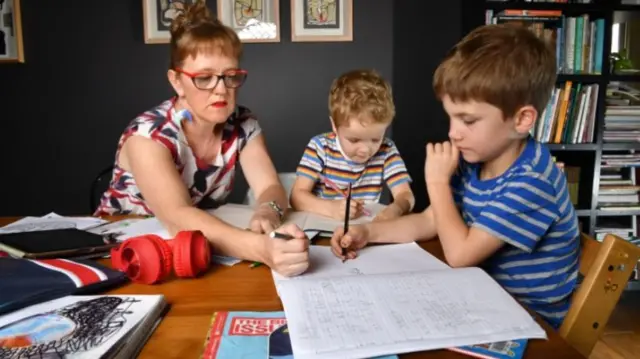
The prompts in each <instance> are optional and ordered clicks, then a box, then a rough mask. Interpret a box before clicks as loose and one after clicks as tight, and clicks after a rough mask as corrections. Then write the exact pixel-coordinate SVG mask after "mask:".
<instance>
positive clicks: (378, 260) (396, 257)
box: [271, 242, 449, 287]
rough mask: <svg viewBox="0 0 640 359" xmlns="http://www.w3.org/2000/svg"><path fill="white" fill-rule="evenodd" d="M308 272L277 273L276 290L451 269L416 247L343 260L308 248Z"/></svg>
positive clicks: (376, 249)
mask: <svg viewBox="0 0 640 359" xmlns="http://www.w3.org/2000/svg"><path fill="white" fill-rule="evenodd" d="M309 263H310V264H309V269H308V270H307V271H306V272H305V273H303V274H301V275H299V276H296V277H284V276H282V275H280V274H278V273H276V272H275V271H271V273H272V274H273V280H274V282H275V284H276V287H278V286H279V283H280V282H282V281H287V280H299V279H307V278H318V277H337V278H339V277H343V276H348V275H373V274H384V273H399V272H418V271H430V270H438V269H446V268H449V266H448V265H446V264H445V263H444V262H442V261H440V260H439V259H438V258H436V257H434V256H433V255H432V254H431V253H429V252H427V251H425V250H424V249H422V248H421V247H420V246H419V245H418V244H417V243H415V242H411V243H401V244H385V245H375V246H368V247H365V248H363V249H361V250H360V251H358V256H357V257H356V258H355V259H351V260H347V261H345V262H342V260H341V259H340V258H338V257H336V256H335V254H333V252H331V247H328V246H318V245H311V246H309Z"/></svg>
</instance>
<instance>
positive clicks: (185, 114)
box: [171, 109, 193, 126]
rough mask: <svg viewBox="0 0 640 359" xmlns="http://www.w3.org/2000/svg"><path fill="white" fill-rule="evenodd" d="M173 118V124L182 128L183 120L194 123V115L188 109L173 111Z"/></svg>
mask: <svg viewBox="0 0 640 359" xmlns="http://www.w3.org/2000/svg"><path fill="white" fill-rule="evenodd" d="M171 117H172V118H173V122H174V123H175V124H176V125H178V126H180V124H181V123H182V120H184V119H186V120H187V122H192V121H193V115H192V114H191V112H189V110H187V109H182V110H179V111H176V110H173V113H172V116H171Z"/></svg>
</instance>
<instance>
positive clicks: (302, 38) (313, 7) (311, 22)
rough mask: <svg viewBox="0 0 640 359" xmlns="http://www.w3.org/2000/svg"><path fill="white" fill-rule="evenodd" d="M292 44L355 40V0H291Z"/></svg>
mask: <svg viewBox="0 0 640 359" xmlns="http://www.w3.org/2000/svg"><path fill="white" fill-rule="evenodd" d="M291 41H292V42H313V41H318V42H319V41H324V42H326V41H353V0H291Z"/></svg>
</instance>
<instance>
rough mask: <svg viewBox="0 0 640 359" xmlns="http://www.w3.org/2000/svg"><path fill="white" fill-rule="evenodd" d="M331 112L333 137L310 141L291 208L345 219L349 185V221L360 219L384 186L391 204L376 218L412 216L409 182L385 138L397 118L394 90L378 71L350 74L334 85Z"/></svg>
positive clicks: (341, 77) (404, 168) (378, 198)
mask: <svg viewBox="0 0 640 359" xmlns="http://www.w3.org/2000/svg"><path fill="white" fill-rule="evenodd" d="M329 111H330V113H331V117H330V118H331V126H332V128H333V132H329V133H324V134H320V135H317V136H315V137H313V138H312V139H311V141H309V144H308V145H307V147H306V149H305V151H304V155H303V156H302V159H301V160H300V165H299V166H298V170H297V178H296V181H295V183H294V185H293V188H292V190H291V206H292V207H293V208H294V209H296V210H300V211H307V212H314V213H318V214H321V215H324V216H327V217H335V218H338V219H343V218H344V213H345V209H346V198H345V193H346V191H347V188H348V186H349V184H351V186H352V198H353V200H352V201H351V206H350V217H352V218H357V217H359V216H360V215H362V214H363V212H364V208H363V206H364V204H366V203H377V202H378V201H379V200H380V195H381V193H382V189H383V186H384V184H385V183H386V185H387V186H388V187H389V188H390V190H391V193H392V195H393V203H392V204H390V205H389V206H387V207H386V208H385V209H384V210H383V211H381V212H380V213H378V215H377V216H376V219H378V220H382V219H391V218H395V217H399V216H401V215H404V214H406V213H409V212H411V210H412V209H413V205H414V197H413V192H412V191H411V187H410V186H409V183H410V181H411V178H410V177H409V174H408V173H407V169H406V167H405V165H404V161H403V160H402V158H401V157H400V154H399V153H398V150H397V149H396V146H395V145H394V144H393V142H392V141H391V140H390V139H388V138H385V131H386V130H387V128H388V127H389V125H390V124H391V121H392V120H393V117H394V116H395V107H394V105H393V98H392V94H391V86H389V84H388V83H387V82H386V81H384V79H383V78H382V77H380V75H378V74H377V73H376V72H374V71H369V70H354V71H350V72H347V73H345V74H343V75H342V76H340V77H339V78H337V79H336V80H335V81H334V82H333V84H332V86H331V91H330V94H329Z"/></svg>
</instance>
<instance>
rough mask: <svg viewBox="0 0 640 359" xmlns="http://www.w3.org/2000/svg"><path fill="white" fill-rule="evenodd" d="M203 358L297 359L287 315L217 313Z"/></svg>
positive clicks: (385, 358)
mask: <svg viewBox="0 0 640 359" xmlns="http://www.w3.org/2000/svg"><path fill="white" fill-rule="evenodd" d="M201 358H202V359H223V358H243V359H294V357H293V351H292V350H291V340H290V337H289V329H288V327H287V319H286V318H285V316H284V312H282V311H275V312H230V311H221V312H215V313H214V314H213V316H212V318H211V327H210V329H209V333H208V334H207V339H206V340H205V345H204V352H203V354H202V357H201ZM397 358H398V356H397V355H386V356H381V357H376V358H375V359H397Z"/></svg>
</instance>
